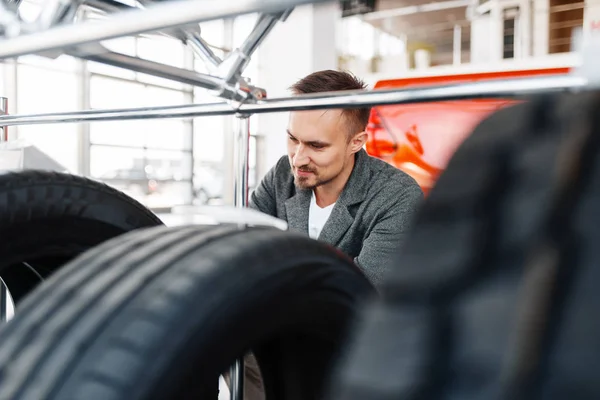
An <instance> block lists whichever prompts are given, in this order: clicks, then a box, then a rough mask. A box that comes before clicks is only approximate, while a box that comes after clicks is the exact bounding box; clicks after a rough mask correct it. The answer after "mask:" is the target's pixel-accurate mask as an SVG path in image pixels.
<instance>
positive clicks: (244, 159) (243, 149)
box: [233, 115, 250, 208]
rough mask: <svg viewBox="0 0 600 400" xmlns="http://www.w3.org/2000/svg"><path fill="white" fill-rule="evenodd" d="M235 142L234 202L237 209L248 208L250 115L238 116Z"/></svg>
mask: <svg viewBox="0 0 600 400" xmlns="http://www.w3.org/2000/svg"><path fill="white" fill-rule="evenodd" d="M236 122H237V126H236V130H235V131H236V134H235V135H236V137H235V141H234V144H233V146H234V152H235V153H234V154H235V158H234V164H233V165H234V168H235V169H234V171H235V180H234V188H233V192H234V200H233V204H234V206H235V207H238V208H243V207H248V151H249V150H248V149H249V146H250V118H249V115H237V118H236Z"/></svg>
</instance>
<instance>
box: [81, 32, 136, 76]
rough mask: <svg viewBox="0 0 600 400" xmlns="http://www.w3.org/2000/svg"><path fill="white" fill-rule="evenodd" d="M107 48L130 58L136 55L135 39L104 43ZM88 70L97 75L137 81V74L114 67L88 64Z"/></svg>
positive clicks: (128, 38)
mask: <svg viewBox="0 0 600 400" xmlns="http://www.w3.org/2000/svg"><path fill="white" fill-rule="evenodd" d="M102 44H103V45H104V46H106V48H108V49H109V50H111V51H115V52H117V53H121V54H126V55H129V56H135V55H136V39H135V38H134V37H123V38H117V39H111V40H107V41H105V42H102ZM87 65H88V69H89V70H90V72H92V73H95V74H103V75H110V76H115V77H119V78H126V79H135V76H136V73H135V72H133V71H130V70H128V69H125V68H118V67H113V66H111V65H106V64H102V63H97V62H91V61H90V62H88V63H87Z"/></svg>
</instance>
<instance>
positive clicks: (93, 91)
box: [89, 37, 193, 212]
mask: <svg viewBox="0 0 600 400" xmlns="http://www.w3.org/2000/svg"><path fill="white" fill-rule="evenodd" d="M127 39H128V40H125V41H122V42H120V43H113V46H112V47H111V50H113V51H119V52H122V53H125V54H128V55H133V56H139V57H142V58H144V59H148V60H151V61H155V62H160V63H164V64H168V65H171V66H175V67H179V68H184V67H185V64H186V50H185V49H184V47H183V45H181V43H180V42H179V41H176V40H173V39H168V38H154V37H152V38H151V39H150V38H145V37H141V38H135V39H131V38H127ZM89 64H90V72H91V73H90V84H89V92H90V99H89V103H90V104H89V105H90V107H91V108H92V109H113V108H136V107H153V106H166V105H181V104H188V103H190V102H191V100H192V89H191V88H190V87H189V86H187V85H184V84H181V83H177V82H171V81H168V80H165V79H161V78H156V77H152V76H148V75H145V74H140V73H135V72H131V71H126V70H122V71H123V72H124V73H121V72H120V71H117V69H112V68H107V67H106V66H103V65H98V64H97V63H89ZM191 135H192V122H191V121H190V120H189V119H181V118H172V119H142V120H128V121H108V122H94V123H91V124H89V139H90V174H91V176H92V177H94V178H96V179H100V180H102V181H104V182H106V183H108V184H110V185H111V186H113V187H116V188H117V189H119V190H122V191H124V192H125V193H127V194H129V195H130V196H132V197H134V198H136V199H137V200H139V201H140V202H141V203H143V204H144V205H146V206H148V207H150V208H151V209H154V210H159V211H165V212H168V211H169V210H170V208H171V207H173V206H176V205H182V204H191V202H192V200H193V188H192V173H193V153H192V137H191Z"/></svg>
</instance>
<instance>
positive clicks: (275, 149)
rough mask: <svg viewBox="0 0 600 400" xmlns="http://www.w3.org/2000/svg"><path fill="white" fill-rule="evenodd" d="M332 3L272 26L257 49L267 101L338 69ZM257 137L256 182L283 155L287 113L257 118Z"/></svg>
mask: <svg viewBox="0 0 600 400" xmlns="http://www.w3.org/2000/svg"><path fill="white" fill-rule="evenodd" d="M338 15H339V9H338V5H337V4H336V3H335V2H328V3H324V4H316V5H306V6H301V7H297V8H296V9H295V10H294V11H293V12H292V13H291V14H290V16H289V17H288V19H287V20H286V21H285V22H281V23H279V24H277V25H276V26H275V28H274V29H273V31H272V32H271V34H270V35H269V36H268V37H267V38H266V40H265V41H264V42H263V44H262V46H261V47H259V49H258V52H259V54H258V81H257V82H256V84H257V85H258V86H260V87H263V88H265V89H266V90H267V97H269V98H274V97H282V96H289V95H290V94H291V93H290V92H289V90H288V88H289V87H290V86H291V85H292V84H293V83H294V82H296V81H297V80H299V79H300V78H302V77H304V76H306V75H308V74H310V73H312V72H315V71H318V70H323V69H336V68H337V51H336V37H335V35H336V21H337V20H338ZM252 118H255V119H256V123H255V124H256V125H255V126H256V128H257V130H258V133H259V134H260V135H262V136H264V140H262V144H264V146H261V147H263V148H262V149H261V150H262V151H260V153H259V155H258V157H257V173H258V179H261V178H262V176H263V175H264V174H265V173H266V172H267V170H268V169H270V168H271V167H272V166H273V165H274V164H275V163H276V162H277V160H278V159H279V158H280V157H281V156H282V155H284V154H286V137H287V136H286V133H285V130H286V127H287V122H288V113H271V114H260V115H256V116H254V117H252Z"/></svg>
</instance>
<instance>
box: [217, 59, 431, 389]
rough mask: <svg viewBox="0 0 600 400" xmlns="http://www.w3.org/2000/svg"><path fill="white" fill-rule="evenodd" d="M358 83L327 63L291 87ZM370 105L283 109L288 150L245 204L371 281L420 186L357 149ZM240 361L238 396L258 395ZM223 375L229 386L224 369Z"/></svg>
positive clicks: (251, 370) (322, 88)
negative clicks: (346, 259)
mask: <svg viewBox="0 0 600 400" xmlns="http://www.w3.org/2000/svg"><path fill="white" fill-rule="evenodd" d="M364 89H365V84H364V83H363V82H362V81H360V80H359V79H357V78H356V77H354V76H353V75H351V74H349V73H346V72H337V71H331V70H326V71H319V72H315V73H313V74H310V75H308V76H307V77H305V78H303V79H301V80H300V81H298V82H297V83H295V84H294V85H293V86H292V87H291V90H292V92H293V93H294V94H304V93H316V92H331V91H339V90H364ZM370 112H371V109H370V107H366V108H360V109H346V110H315V111H294V112H291V113H290V118H289V123H288V127H287V148H288V154H287V156H283V157H281V158H280V159H279V161H278V162H277V164H276V165H275V166H274V167H273V168H272V169H271V170H270V171H269V172H267V174H266V175H265V177H264V178H263V180H262V181H261V182H260V183H259V185H258V186H257V188H256V189H255V190H254V192H253V193H252V197H251V200H250V207H252V208H255V209H257V210H259V211H262V212H264V213H266V214H269V215H272V216H274V217H278V218H280V219H283V220H285V221H287V223H288V228H289V229H290V230H293V231H298V232H302V233H304V234H307V235H309V236H310V237H312V238H315V239H318V240H322V241H324V242H327V243H329V244H331V245H333V246H336V247H338V248H339V249H340V250H341V251H343V252H345V253H346V254H348V255H349V256H350V257H352V258H353V259H354V261H355V263H356V264H357V265H358V266H359V268H361V269H362V271H363V272H364V273H365V275H366V276H367V278H368V279H369V280H370V281H371V282H372V283H373V284H374V285H375V286H377V285H378V284H380V283H381V281H382V279H383V272H384V268H385V264H386V263H387V261H388V259H389V256H390V255H391V254H392V253H393V252H394V251H396V250H397V249H398V247H399V246H400V244H401V242H402V239H403V236H404V235H405V233H406V231H407V230H408V228H409V225H410V222H411V219H412V217H413V214H414V213H415V211H416V210H417V208H418V206H419V203H420V201H421V200H422V198H423V192H422V191H421V188H420V187H419V185H418V184H417V183H416V181H415V180H414V179H412V178H411V177H410V176H409V175H407V174H405V173H404V172H402V171H400V170H398V169H396V168H394V167H392V166H391V165H389V164H387V163H385V162H383V161H381V160H379V159H376V158H373V157H370V156H369V155H368V154H367V153H366V152H365V151H364V150H363V146H364V144H365V142H366V140H367V134H366V132H365V129H366V126H367V122H368V120H369V115H370ZM244 361H245V374H244V375H245V384H244V392H245V393H244V399H245V400H264V392H263V388H262V379H261V375H260V369H259V367H258V364H257V362H256V359H255V358H254V356H253V355H252V354H249V355H247V356H246V357H245V360H244ZM224 378H225V381H226V382H227V385H228V386H230V376H229V373H228V372H226V373H225V374H224Z"/></svg>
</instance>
